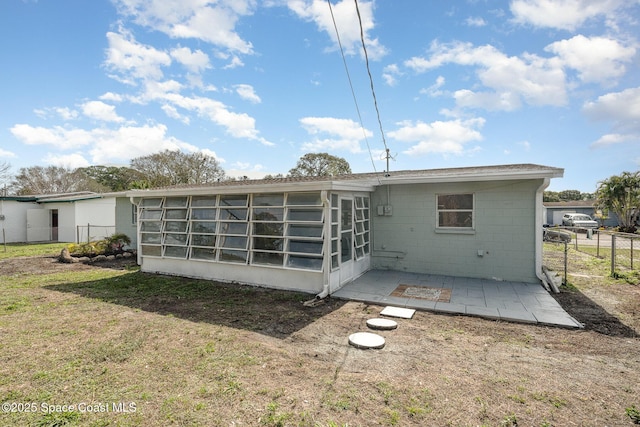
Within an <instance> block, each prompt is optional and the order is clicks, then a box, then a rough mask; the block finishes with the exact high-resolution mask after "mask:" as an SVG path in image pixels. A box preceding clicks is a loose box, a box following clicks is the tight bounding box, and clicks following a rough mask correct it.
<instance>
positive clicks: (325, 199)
mask: <svg viewBox="0 0 640 427" xmlns="http://www.w3.org/2000/svg"><path fill="white" fill-rule="evenodd" d="M320 199H321V200H322V208H323V209H325V211H328V212H325V216H324V217H325V223H324V227H325V230H324V236H325V238H324V242H323V246H322V251H323V253H324V273H323V274H322V291H321V292H320V293H319V294H318V295H316V296H315V297H314V298H313V299H311V300H309V301H305V302H304V303H303V305H305V306H307V307H315V306H317V305H320V304H322V303H323V302H324V301H323V300H324V299H325V298H326V297H328V296H329V280H330V275H331V202H330V201H329V194H328V192H327V191H326V190H322V191H321V192H320ZM327 239H328V240H327Z"/></svg>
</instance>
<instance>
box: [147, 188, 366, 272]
mask: <svg viewBox="0 0 640 427" xmlns="http://www.w3.org/2000/svg"><path fill="white" fill-rule="evenodd" d="M365 203H366V209H367V212H366V213H365V212H364V211H363V212H361V213H360V214H359V218H362V220H365V218H366V221H367V223H366V224H364V223H363V224H361V227H360V230H362V231H361V232H362V233H363V237H364V236H365V234H368V227H369V225H368V199H367V200H366V202H365V201H364V200H362V201H361V206H362V208H363V209H364V207H365ZM324 216H325V214H324V206H323V202H322V198H321V193H320V192H301V193H265V194H232V195H227V194H223V195H206V196H191V197H187V196H182V197H166V198H148V199H143V200H142V202H141V204H140V216H139V223H140V231H141V236H142V238H141V242H142V255H143V256H152V257H169V258H182V259H192V260H198V261H208V262H225V263H240V264H252V265H261V266H269V267H280V268H295V269H305V270H314V271H321V270H322V268H323V265H324V263H323V260H324V250H323V249H324V221H325V218H324ZM365 230H366V231H365ZM366 240H367V244H368V236H367V237H366ZM362 250H365V249H364V246H363V247H362ZM366 250H367V251H368V247H367V249H366Z"/></svg>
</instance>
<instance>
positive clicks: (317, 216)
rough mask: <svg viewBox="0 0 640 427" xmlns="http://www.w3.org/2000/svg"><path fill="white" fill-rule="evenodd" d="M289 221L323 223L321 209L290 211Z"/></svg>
mask: <svg viewBox="0 0 640 427" xmlns="http://www.w3.org/2000/svg"><path fill="white" fill-rule="evenodd" d="M287 219H288V220H289V221H315V222H318V221H322V210H321V209H313V210H310V209H289V212H288V214H287Z"/></svg>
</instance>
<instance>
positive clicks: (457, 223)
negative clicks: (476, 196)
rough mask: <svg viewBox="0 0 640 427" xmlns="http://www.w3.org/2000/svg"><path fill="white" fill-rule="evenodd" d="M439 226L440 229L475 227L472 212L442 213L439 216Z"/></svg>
mask: <svg viewBox="0 0 640 427" xmlns="http://www.w3.org/2000/svg"><path fill="white" fill-rule="evenodd" d="M438 226H440V227H462V228H472V227H473V213H472V212H440V214H439V216H438Z"/></svg>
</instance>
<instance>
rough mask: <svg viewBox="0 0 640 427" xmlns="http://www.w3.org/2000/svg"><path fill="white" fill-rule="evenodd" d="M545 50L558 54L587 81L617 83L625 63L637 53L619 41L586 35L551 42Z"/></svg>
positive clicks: (624, 68) (564, 63)
mask: <svg viewBox="0 0 640 427" xmlns="http://www.w3.org/2000/svg"><path fill="white" fill-rule="evenodd" d="M545 50H546V51H547V52H553V53H555V54H556V55H558V57H559V58H560V61H561V62H562V64H563V65H565V66H567V67H570V68H573V69H575V70H577V71H578V76H579V78H580V80H582V81H583V82H596V83H602V84H605V85H613V84H615V80H616V79H617V78H619V77H621V76H622V75H623V74H624V73H625V72H626V67H625V65H624V64H625V63H629V62H631V61H632V60H633V57H634V56H635V54H636V49H635V48H634V47H631V46H624V45H622V44H621V43H619V42H618V41H617V40H613V39H610V38H606V37H585V36H583V35H577V36H575V37H573V38H571V39H568V40H560V41H557V42H554V43H551V44H550V45H548V46H547V47H545Z"/></svg>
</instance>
